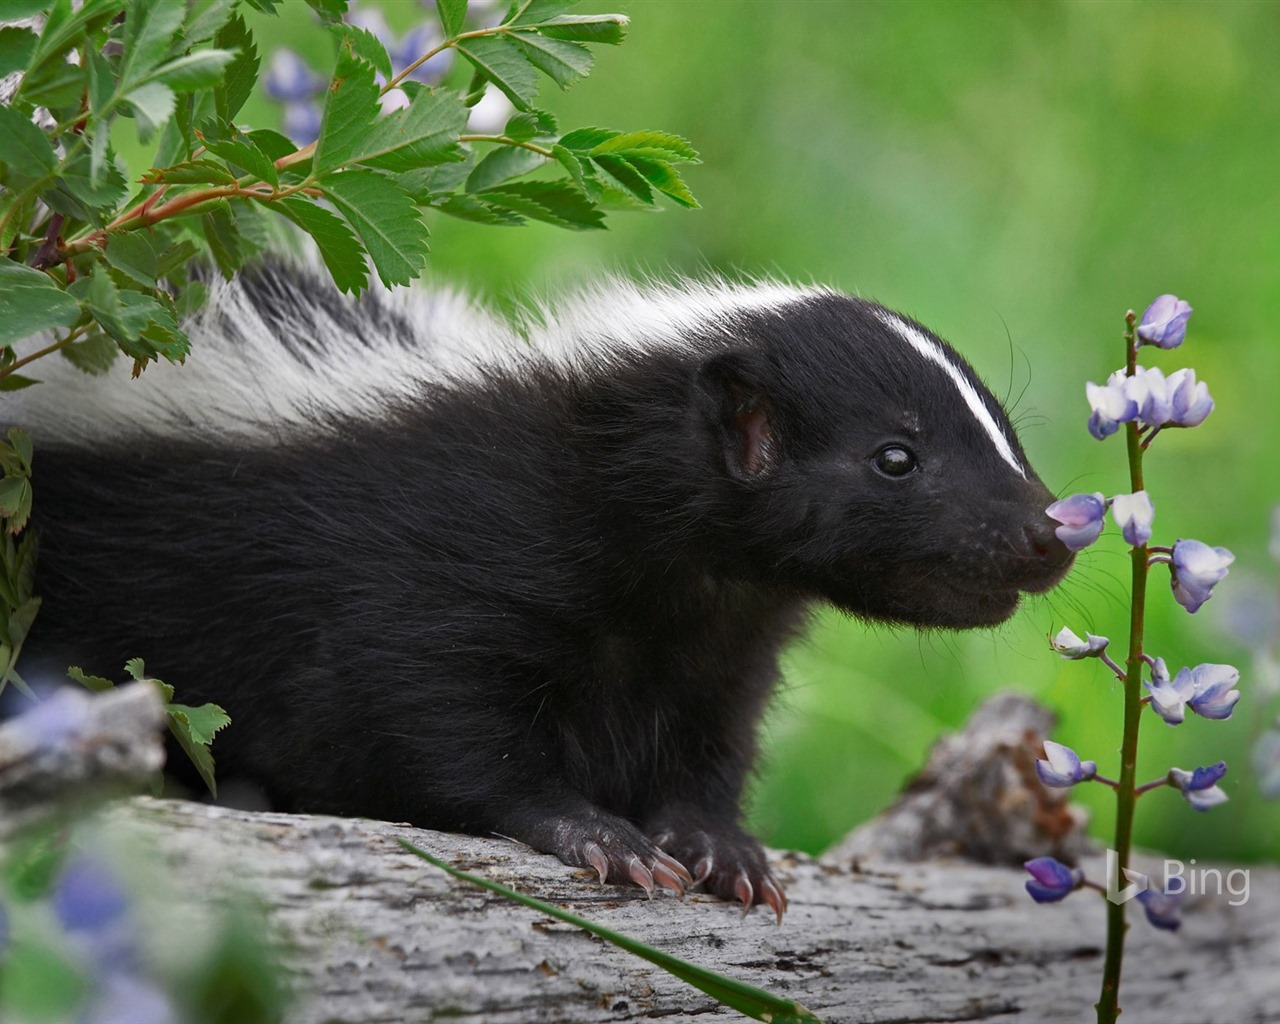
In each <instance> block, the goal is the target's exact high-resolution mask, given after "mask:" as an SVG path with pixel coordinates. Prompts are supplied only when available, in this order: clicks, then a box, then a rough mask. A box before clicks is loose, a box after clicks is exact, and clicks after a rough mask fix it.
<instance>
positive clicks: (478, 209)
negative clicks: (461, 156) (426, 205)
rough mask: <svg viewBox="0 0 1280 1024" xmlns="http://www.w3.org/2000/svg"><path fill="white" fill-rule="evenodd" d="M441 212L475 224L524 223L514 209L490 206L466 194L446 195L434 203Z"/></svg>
mask: <svg viewBox="0 0 1280 1024" xmlns="http://www.w3.org/2000/svg"><path fill="white" fill-rule="evenodd" d="M434 208H435V209H437V210H439V211H440V212H441V213H447V214H448V215H449V216H450V217H457V218H459V219H460V220H469V221H471V222H472V223H475V224H489V225H492V226H494V227H508V228H517V227H520V225H522V224H524V223H525V219H524V218H523V217H521V216H520V214H518V213H516V212H515V211H514V210H508V209H505V208H504V207H501V206H491V205H490V204H489V203H486V202H485V201H484V200H483V199H480V198H479V197H477V196H471V195H466V194H459V195H451V196H446V197H445V198H444V199H443V200H441V201H440V202H437V203H435V204H434Z"/></svg>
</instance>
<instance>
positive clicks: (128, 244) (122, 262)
mask: <svg viewBox="0 0 1280 1024" xmlns="http://www.w3.org/2000/svg"><path fill="white" fill-rule="evenodd" d="M103 255H104V256H106V259H107V262H108V263H110V264H111V265H112V266H113V267H115V268H116V269H117V270H119V271H120V272H121V273H124V274H128V275H129V277H131V278H133V280H135V281H137V282H138V283H139V284H141V285H145V286H146V287H148V288H154V287H155V286H156V249H155V245H154V244H153V243H152V241H151V239H150V237H148V235H147V233H146V232H145V231H126V232H124V233H122V234H116V235H110V236H108V238H107V243H106V247H105V248H104V249H103Z"/></svg>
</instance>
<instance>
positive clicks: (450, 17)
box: [436, 0, 467, 38]
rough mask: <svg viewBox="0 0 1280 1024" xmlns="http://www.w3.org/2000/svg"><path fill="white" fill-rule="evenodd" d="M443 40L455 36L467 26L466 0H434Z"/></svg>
mask: <svg viewBox="0 0 1280 1024" xmlns="http://www.w3.org/2000/svg"><path fill="white" fill-rule="evenodd" d="M436 11H437V13H439V15H440V26H441V27H442V28H443V29H444V34H445V38H448V37H450V36H456V35H457V34H458V33H459V32H461V31H462V30H463V29H464V28H465V27H466V24H467V0H436Z"/></svg>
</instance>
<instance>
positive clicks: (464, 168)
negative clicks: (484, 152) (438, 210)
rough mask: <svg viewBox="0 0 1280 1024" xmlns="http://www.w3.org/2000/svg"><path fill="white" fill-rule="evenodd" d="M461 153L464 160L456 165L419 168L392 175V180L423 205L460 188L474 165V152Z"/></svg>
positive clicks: (468, 150) (464, 151) (465, 151)
mask: <svg viewBox="0 0 1280 1024" xmlns="http://www.w3.org/2000/svg"><path fill="white" fill-rule="evenodd" d="M463 153H464V157H465V158H464V159H462V160H459V161H458V162H456V163H448V164H439V165H438V166H435V167H420V168H418V169H417V170H413V171H407V172H405V173H404V174H394V175H392V180H393V181H395V183H396V184H397V185H399V186H400V187H401V188H402V189H404V190H405V191H406V192H408V193H409V195H411V196H413V198H414V200H415V201H416V202H419V203H425V202H427V201H429V200H431V199H432V198H434V197H435V196H438V195H440V194H442V193H445V192H453V191H454V190H456V189H459V188H461V187H462V183H463V182H464V181H466V180H467V175H469V174H470V173H471V171H472V168H474V167H475V164H476V161H475V156H476V154H475V150H471V149H467V150H463Z"/></svg>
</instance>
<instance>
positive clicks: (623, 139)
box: [560, 129, 699, 163]
mask: <svg viewBox="0 0 1280 1024" xmlns="http://www.w3.org/2000/svg"><path fill="white" fill-rule="evenodd" d="M588 130H591V129H588ZM570 134H573V133H570ZM566 138H567V136H566ZM560 142H561V145H564V139H561V140H560ZM570 148H575V147H570ZM590 155H591V156H604V155H611V156H628V157H630V156H639V157H644V158H646V159H649V160H666V161H668V162H675V163H680V162H686V163H696V162H698V159H699V157H698V151H697V150H696V149H694V148H693V147H692V146H691V145H689V141H688V140H687V139H682V138H681V137H680V136H679V135H670V134H668V133H667V132H654V131H643V132H626V133H625V134H618V133H616V132H614V133H612V134H611V135H610V137H609V138H608V139H604V140H602V141H601V142H599V143H597V144H596V145H595V146H593V147H592V149H591V153H590Z"/></svg>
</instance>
